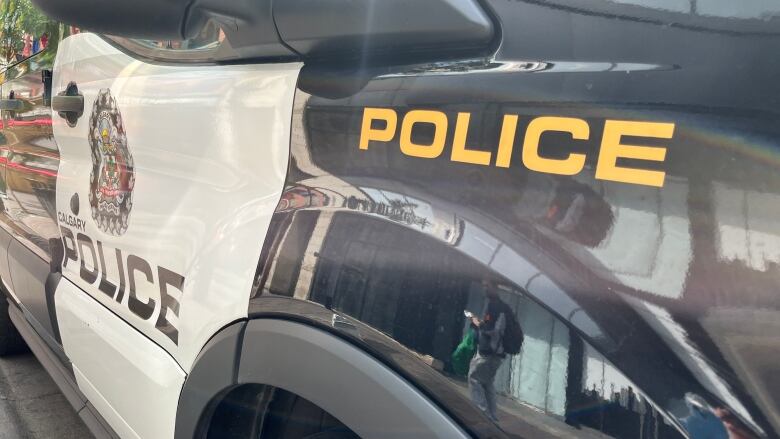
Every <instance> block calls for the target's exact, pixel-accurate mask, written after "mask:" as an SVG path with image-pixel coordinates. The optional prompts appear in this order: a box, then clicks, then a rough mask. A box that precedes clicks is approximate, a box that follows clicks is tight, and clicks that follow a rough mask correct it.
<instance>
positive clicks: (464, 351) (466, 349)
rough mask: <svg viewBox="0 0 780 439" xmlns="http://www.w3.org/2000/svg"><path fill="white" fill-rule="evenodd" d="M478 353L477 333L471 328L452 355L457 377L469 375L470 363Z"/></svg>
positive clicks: (453, 368) (453, 369)
mask: <svg viewBox="0 0 780 439" xmlns="http://www.w3.org/2000/svg"><path fill="white" fill-rule="evenodd" d="M476 352H477V331H475V330H474V328H469V330H468V331H467V332H466V335H464V336H463V340H461V342H460V344H459V345H458V347H457V348H455V351H454V352H453V353H452V371H453V372H455V375H458V376H462V377H465V376H466V375H468V373H469V363H470V362H471V358H472V357H473V356H474V354H475V353H476Z"/></svg>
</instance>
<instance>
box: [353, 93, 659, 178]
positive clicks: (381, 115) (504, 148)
mask: <svg viewBox="0 0 780 439" xmlns="http://www.w3.org/2000/svg"><path fill="white" fill-rule="evenodd" d="M518 119H519V117H518V115H516V114H505V115H503V120H502V123H501V132H500V134H499V139H498V145H497V146H498V148H497V149H496V155H495V157H496V159H495V166H496V167H497V168H509V166H510V164H511V162H512V154H513V151H514V146H515V140H516V137H517V125H518ZM470 120H471V114H470V113H467V112H460V113H458V114H457V116H456V118H455V129H454V130H453V135H452V143H451V145H450V147H451V150H450V151H451V154H450V156H449V159H450V161H453V162H459V163H470V164H475V165H480V166H490V164H491V160H492V158H493V153H492V151H489V150H487V151H486V150H480V149H475V147H468V146H466V141H467V139H468V130H469V122H470ZM374 121H384V127H381V126H380V127H378V128H377V127H374ZM448 123H449V120H448V118H447V115H446V114H445V113H443V112H441V111H436V110H411V111H409V112H407V113H406V114H405V115H404V116H403V120H402V121H401V127H400V130H397V128H398V114H397V113H396V111H395V110H392V109H389V108H365V109H364V110H363V122H362V126H361V130H360V143H359V148H360V149H362V150H367V149H368V143H369V142H370V141H376V142H385V143H388V142H390V141H392V140H394V139H397V140H398V143H399V146H400V149H401V152H402V153H403V154H404V155H407V156H412V157H419V158H425V159H433V158H437V157H440V156H441V155H442V153H443V152H444V148H445V146H446V143H447V140H448V139H447V127H448ZM421 124H429V125H432V126H433V135H432V137H431V139H430V140H428V141H425V142H422V143H415V142H414V141H413V140H412V138H413V134H414V133H415V129H418V130H419V127H420V125H421ZM547 132H559V133H568V134H570V135H571V138H572V140H579V141H585V140H588V139H589V138H590V126H589V125H588V122H586V121H585V120H583V119H579V118H574V117H558V116H540V117H536V118H534V119H531V121H530V122H529V123H528V127H527V128H526V131H525V134H524V136H523V146H522V160H523V165H524V166H525V167H526V168H528V169H530V170H531V171H536V172H543V173H547V174H557V175H576V174H578V173H580V172H582V170H583V169H584V167H585V161H586V159H587V156H586V154H584V153H575V152H570V153H569V154H568V155H567V156H566V157H565V158H550V157H544V156H542V155H540V154H539V144H540V142H541V141H542V137H543V134H544V133H547ZM419 134H420V133H419V131H417V136H416V138H417V141H418V142H419V141H420V140H419V138H420V135H419ZM673 134H674V123H660V122H638V121H623V120H606V121H605V122H604V131H603V135H602V138H601V145H600V147H599V152H598V159H597V161H596V169H595V177H596V178H597V179H600V180H610V181H616V182H620V183H631V184H641V185H646V186H655V187H663V184H664V178H665V177H666V173H665V172H664V171H657V170H651V169H638V168H632V167H626V166H618V160H620V159H632V160H648V161H655V162H663V161H664V160H665V159H666V147H664V146H643V145H629V144H624V143H622V138H623V136H631V137H652V138H657V139H671V138H672V135H673ZM396 135H397V136H398V137H396ZM480 146H481V147H485V146H486V145H480ZM551 146H554V145H549V146H548V148H549V147H551ZM487 149H490V148H489V147H488V148H487Z"/></svg>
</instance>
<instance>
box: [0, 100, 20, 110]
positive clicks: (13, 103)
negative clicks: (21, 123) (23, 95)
mask: <svg viewBox="0 0 780 439" xmlns="http://www.w3.org/2000/svg"><path fill="white" fill-rule="evenodd" d="M21 109H22V101H20V100H17V99H0V110H7V111H19V110H21Z"/></svg>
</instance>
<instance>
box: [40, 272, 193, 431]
mask: <svg viewBox="0 0 780 439" xmlns="http://www.w3.org/2000/svg"><path fill="white" fill-rule="evenodd" d="M54 297H55V303H56V307H57V321H58V323H59V326H60V331H61V334H62V345H63V347H64V348H65V353H66V354H67V355H68V358H70V360H71V361H72V362H73V372H74V374H75V376H76V382H77V383H78V386H79V389H81V391H82V392H83V393H84V395H85V396H86V397H87V398H88V399H89V401H90V402H91V403H92V405H93V406H95V408H97V409H98V411H100V413H101V414H102V415H103V417H104V418H105V420H106V422H108V423H109V425H111V428H113V429H114V431H116V432H117V434H119V435H120V436H121V437H123V438H170V437H173V432H174V426H175V420H176V406H177V404H178V401H179V393H180V391H181V386H182V385H183V384H184V378H185V377H186V375H185V373H184V371H183V370H181V368H180V367H179V366H178V364H176V362H175V361H174V360H173V358H171V356H170V355H169V354H168V353H166V352H165V351H164V350H163V349H162V348H160V347H159V346H157V345H156V344H154V343H151V342H149V340H147V339H146V337H144V336H143V335H141V334H140V333H139V332H138V331H136V330H134V329H133V328H131V327H130V326H129V325H127V324H125V323H124V322H123V321H122V320H120V319H118V318H117V317H116V316H115V315H114V314H112V313H111V311H109V310H107V309H106V308H105V307H104V306H102V305H100V304H99V303H97V302H96V301H95V300H94V299H92V298H91V297H89V296H88V295H87V294H86V293H84V292H83V291H81V290H80V289H79V288H78V287H76V286H75V285H74V284H73V283H71V282H69V281H68V280H67V279H62V280H61V281H60V283H59V284H58V285H57V292H56V294H55V296H54ZM152 395H153V397H150V396H152Z"/></svg>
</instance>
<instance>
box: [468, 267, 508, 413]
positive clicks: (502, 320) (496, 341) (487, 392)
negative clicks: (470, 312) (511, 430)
mask: <svg viewBox="0 0 780 439" xmlns="http://www.w3.org/2000/svg"><path fill="white" fill-rule="evenodd" d="M482 285H483V286H484V287H485V295H486V297H487V304H486V305H485V312H484V314H483V317H482V320H480V319H478V318H477V317H474V316H472V317H471V324H472V325H473V326H474V327H475V328H476V329H477V332H478V338H477V354H476V355H475V356H474V358H473V359H472V360H471V363H470V364H469V375H468V379H469V391H470V392H471V400H472V401H473V402H474V404H476V405H477V407H479V409H480V410H482V411H483V412H485V414H486V415H487V416H488V417H489V418H490V419H492V420H493V421H498V418H497V417H496V390H495V388H494V387H493V380H494V379H495V377H496V372H498V368H499V367H501V363H502V362H503V361H504V357H505V354H504V348H503V345H502V339H503V336H504V332H505V330H506V325H507V319H508V318H509V317H508V315H507V313H510V312H511V310H510V309H509V306H508V305H507V304H506V303H504V302H502V301H501V299H500V298H499V297H498V285H497V284H496V281H495V280H492V279H489V280H485V281H484V282H483V283H482Z"/></svg>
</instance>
